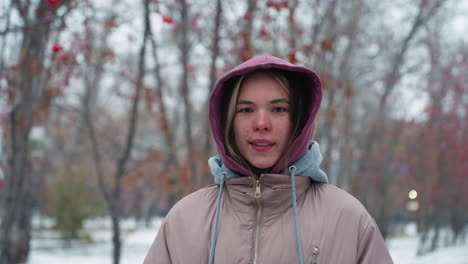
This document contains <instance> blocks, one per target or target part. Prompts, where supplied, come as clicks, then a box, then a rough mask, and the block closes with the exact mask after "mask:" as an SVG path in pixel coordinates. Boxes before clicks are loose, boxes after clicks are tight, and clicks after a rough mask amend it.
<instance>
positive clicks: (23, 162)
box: [0, 2, 55, 263]
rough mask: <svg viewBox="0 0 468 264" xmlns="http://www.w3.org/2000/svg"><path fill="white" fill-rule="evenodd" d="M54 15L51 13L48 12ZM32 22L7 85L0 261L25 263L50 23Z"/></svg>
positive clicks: (24, 17)
mask: <svg viewBox="0 0 468 264" xmlns="http://www.w3.org/2000/svg"><path fill="white" fill-rule="evenodd" d="M15 5H16V7H17V8H18V10H19V13H20V14H21V15H22V17H21V19H22V20H23V21H24V22H25V24H26V22H29V23H31V22H32V21H30V18H28V10H29V8H30V7H29V6H28V7H27V8H26V10H20V6H19V5H20V4H19V3H18V2H16V3H15ZM46 11H47V6H46V3H45V2H42V3H41V4H39V6H38V7H37V13H36V14H37V18H36V20H37V21H38V20H40V19H41V17H42V16H43V15H44V14H45V12H46ZM52 15H55V13H52ZM37 21H36V22H34V23H36V24H34V25H33V26H32V27H33V28H24V30H23V40H22V44H21V50H20V57H19V61H20V66H21V74H20V75H19V77H18V79H17V82H16V83H17V87H10V88H11V89H12V92H13V93H14V94H15V96H16V98H15V101H14V102H13V106H12V110H11V112H10V113H9V123H8V125H9V133H8V137H9V144H7V153H6V155H7V164H6V169H5V172H6V173H5V174H6V175H5V176H6V177H5V188H4V197H2V198H3V201H2V202H3V206H2V207H3V211H2V221H1V229H0V231H1V232H0V263H25V262H26V260H27V257H28V254H29V241H30V238H31V214H32V209H33V208H32V205H33V197H32V188H33V186H32V179H31V177H32V175H31V161H30V145H29V135H30V132H31V128H32V126H33V122H34V111H35V109H36V108H37V104H38V102H39V101H40V100H41V99H42V96H43V93H42V91H43V90H44V87H41V84H42V83H43V82H42V81H41V77H42V76H43V68H42V63H43V61H44V53H45V48H46V44H47V40H48V36H49V29H50V24H51V22H52V21H53V20H50V21H49V22H48V23H37ZM2 61H3V60H2Z"/></svg>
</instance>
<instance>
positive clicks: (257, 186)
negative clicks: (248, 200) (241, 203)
mask: <svg viewBox="0 0 468 264" xmlns="http://www.w3.org/2000/svg"><path fill="white" fill-rule="evenodd" d="M260 187H261V184H260V181H259V180H257V181H256V182H255V198H257V199H259V198H262V189H261V188H260Z"/></svg>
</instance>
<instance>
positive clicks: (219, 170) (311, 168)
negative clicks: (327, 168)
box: [208, 141, 328, 185]
mask: <svg viewBox="0 0 468 264" xmlns="http://www.w3.org/2000/svg"><path fill="white" fill-rule="evenodd" d="M321 162H322V154H321V153H320V148H319V144H318V143H317V142H315V141H312V142H310V144H309V147H308V149H307V152H306V153H305V154H304V155H303V156H302V157H301V158H299V159H298V160H297V161H296V162H294V163H293V164H292V165H294V166H296V175H301V176H307V177H309V178H311V179H312V180H314V181H316V182H322V183H328V177H327V175H326V174H325V172H323V171H322V170H321V169H320V167H319V166H320V163H321ZM208 164H209V166H210V169H211V173H212V174H213V177H214V182H215V184H218V185H219V184H220V182H221V178H222V176H223V174H224V175H225V176H226V177H225V179H226V180H229V179H235V178H241V177H245V175H239V174H238V173H236V172H234V171H231V170H230V169H228V168H226V167H225V166H224V164H223V161H222V160H221V157H220V156H219V155H217V156H214V157H211V158H210V159H209V160H208ZM284 174H287V169H286V171H285V173H284ZM267 175H268V174H267Z"/></svg>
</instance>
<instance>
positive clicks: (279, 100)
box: [270, 98, 289, 104]
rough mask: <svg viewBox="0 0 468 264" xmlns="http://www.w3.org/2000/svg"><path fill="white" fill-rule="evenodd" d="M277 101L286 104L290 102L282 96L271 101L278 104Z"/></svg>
mask: <svg viewBox="0 0 468 264" xmlns="http://www.w3.org/2000/svg"><path fill="white" fill-rule="evenodd" d="M277 103H286V104H289V101H288V99H284V98H281V99H274V100H271V101H270V104H277Z"/></svg>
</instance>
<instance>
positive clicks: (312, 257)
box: [308, 247, 319, 264]
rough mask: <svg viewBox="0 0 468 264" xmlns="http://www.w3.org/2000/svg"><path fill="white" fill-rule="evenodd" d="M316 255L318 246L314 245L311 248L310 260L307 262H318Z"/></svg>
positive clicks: (313, 263)
mask: <svg viewBox="0 0 468 264" xmlns="http://www.w3.org/2000/svg"><path fill="white" fill-rule="evenodd" d="M318 255H319V249H318V247H314V248H313V249H312V256H310V260H309V262H308V264H317V263H318Z"/></svg>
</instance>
